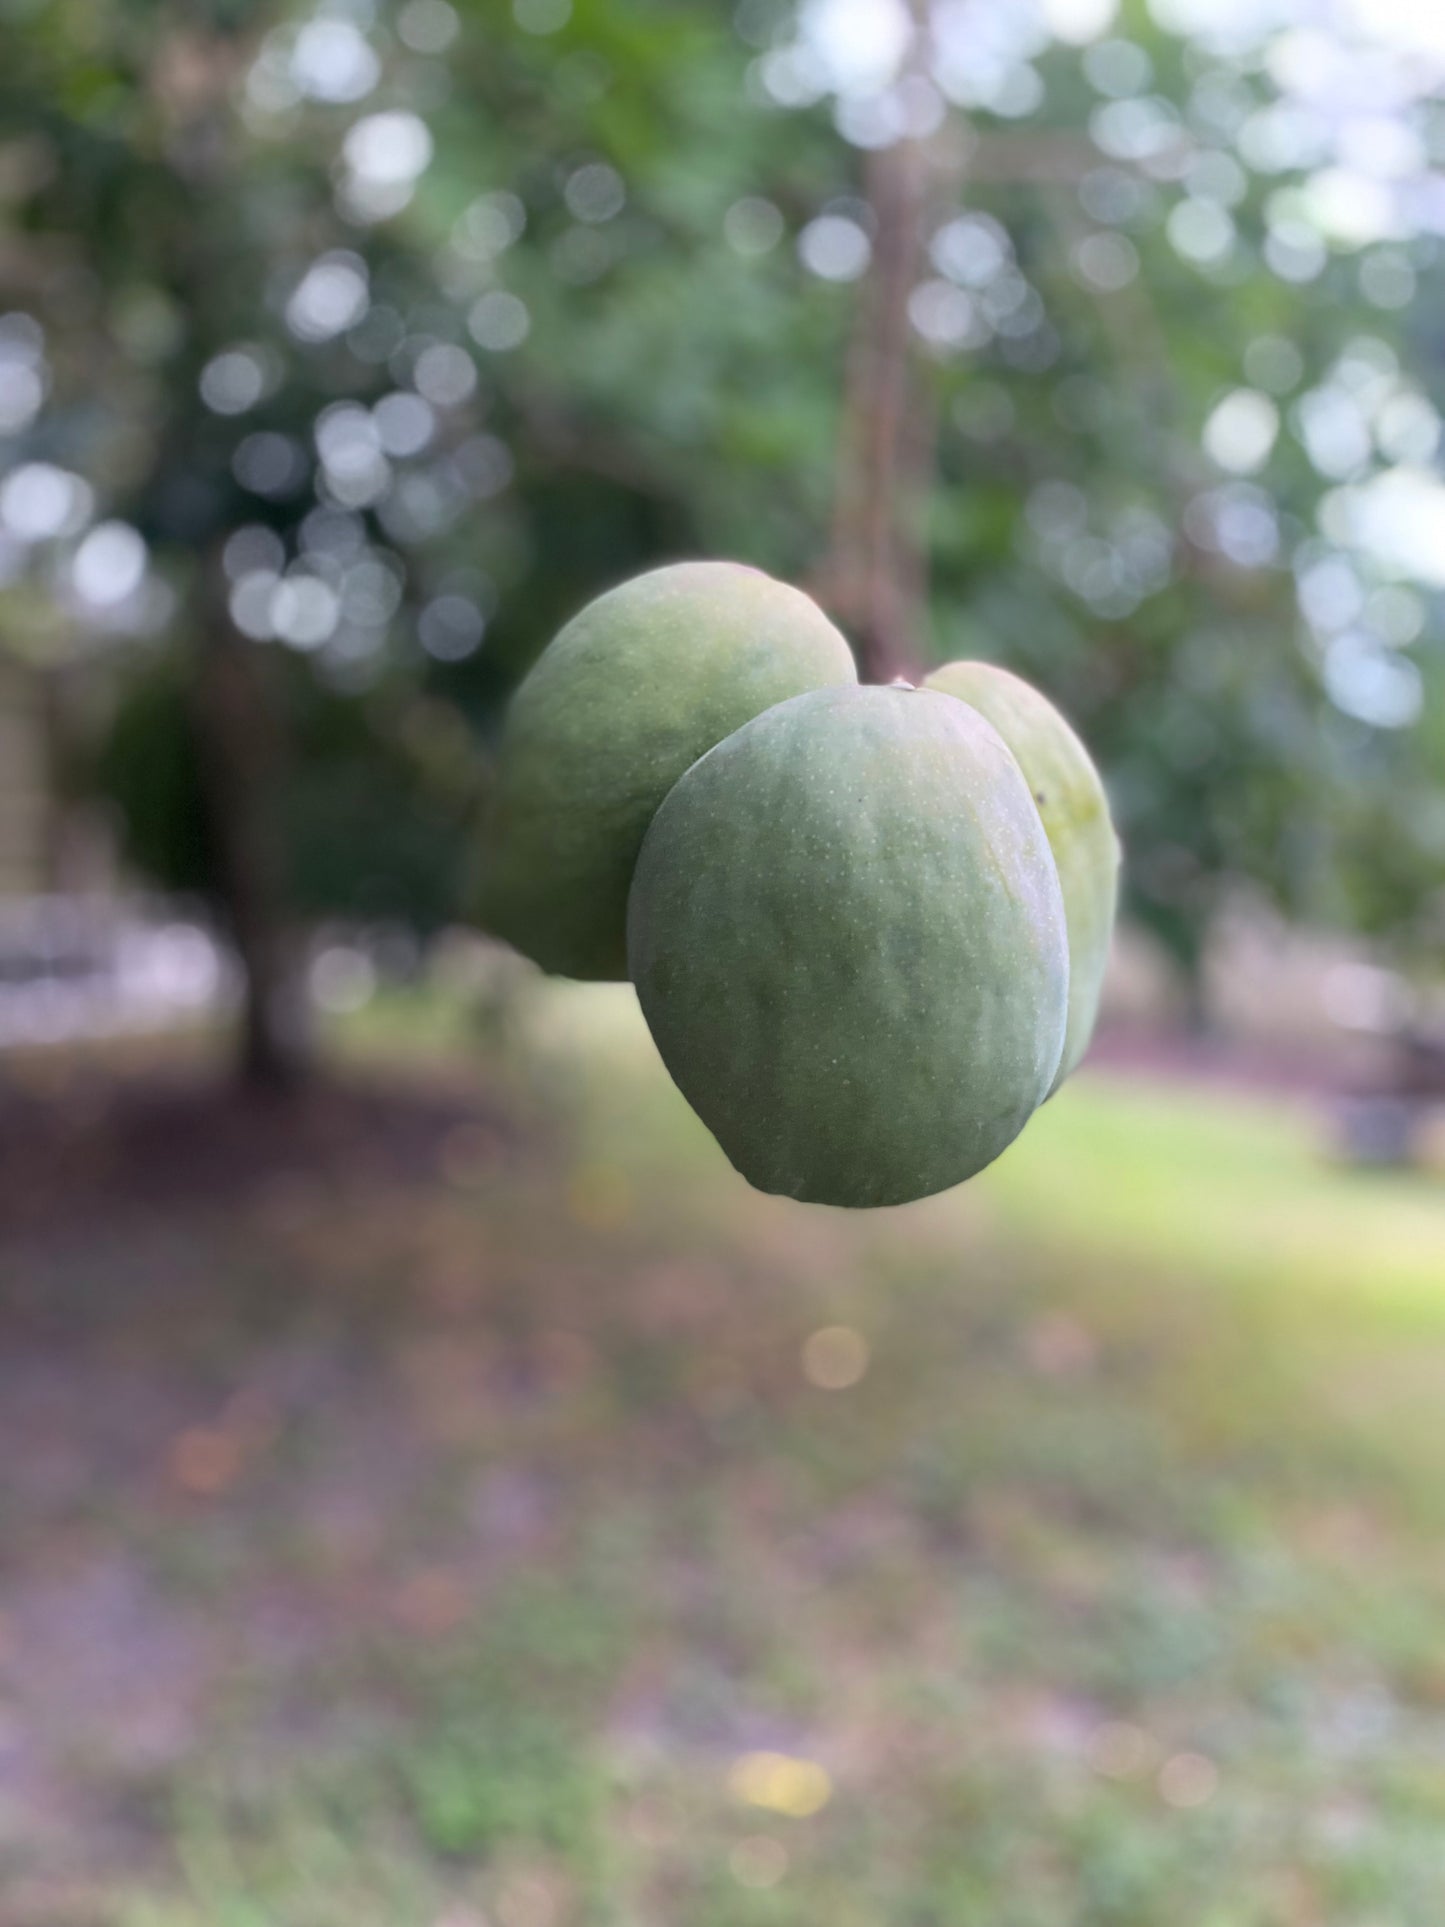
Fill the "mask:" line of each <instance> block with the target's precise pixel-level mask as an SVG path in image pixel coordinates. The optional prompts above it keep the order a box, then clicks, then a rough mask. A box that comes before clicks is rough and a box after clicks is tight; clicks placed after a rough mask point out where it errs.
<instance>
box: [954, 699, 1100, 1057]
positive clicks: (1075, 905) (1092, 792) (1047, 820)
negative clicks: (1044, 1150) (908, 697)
mask: <svg viewBox="0 0 1445 1927" xmlns="http://www.w3.org/2000/svg"><path fill="white" fill-rule="evenodd" d="M924 687H925V688H926V689H937V690H940V691H942V692H943V693H944V694H945V695H949V696H954V697H956V698H957V699H958V700H959V701H961V702H965V703H968V704H970V705H971V706H972V707H973V708H974V709H976V710H977V711H978V712H979V714H980V715H982V716H986V717H987V718H988V720H989V722H991V723H992V724H993V726H994V728H995V729H996V730H997V731H998V733H999V735H1000V736H1002V738H1003V739H1004V741H1005V742H1006V743H1007V744H1008V746H1009V748H1010V749H1011V750H1012V751H1013V753H1014V756H1015V757H1016V758H1017V760H1018V764H1019V767H1020V769H1022V771H1023V773H1024V777H1025V779H1026V780H1027V782H1028V786H1029V789H1030V790H1031V791H1032V793H1033V799H1034V802H1035V803H1036V804H1037V806H1038V812H1039V815H1040V817H1041V818H1042V820H1043V825H1044V831H1045V833H1046V835H1047V836H1048V839H1049V847H1050V849H1051V850H1052V851H1053V853H1054V862H1055V863H1056V864H1057V866H1058V871H1059V883H1060V885H1061V887H1062V889H1063V893H1064V916H1065V919H1066V921H1067V923H1068V928H1069V1026H1068V1031H1067V1034H1066V1036H1065V1039H1064V1054H1063V1057H1062V1059H1061V1061H1060V1064H1059V1070H1058V1076H1057V1079H1056V1080H1055V1087H1056V1088H1057V1086H1058V1085H1059V1084H1062V1083H1063V1081H1064V1079H1065V1078H1066V1077H1067V1076H1068V1075H1069V1073H1070V1072H1071V1071H1072V1070H1074V1069H1075V1067H1076V1066H1077V1065H1078V1062H1079V1060H1080V1058H1081V1057H1082V1056H1083V1055H1084V1052H1085V1051H1086V1050H1087V1049H1088V1047H1089V1040H1090V1038H1091V1037H1092V1036H1093V1034H1094V1024H1095V1021H1096V1020H1097V1018H1098V1014H1099V997H1100V993H1101V991H1102V989H1103V984H1104V967H1105V965H1106V964H1107V963H1108V960H1109V944H1110V940H1111V938H1112V936H1113V931H1114V913H1115V910H1116V908H1117V904H1118V896H1119V862H1120V849H1119V839H1118V837H1117V836H1116V835H1115V833H1114V825H1113V823H1112V821H1111V820H1110V816H1109V799H1108V797H1107V796H1106V795H1105V793H1104V785H1103V782H1102V781H1101V779H1100V776H1099V772H1098V771H1097V770H1096V769H1095V767H1094V764H1093V761H1092V759H1091V758H1090V755H1089V752H1088V750H1086V749H1085V748H1084V745H1083V744H1082V743H1081V742H1080V741H1079V738H1078V737H1077V736H1076V735H1075V733H1074V731H1073V730H1072V729H1071V728H1070V727H1069V725H1068V723H1067V722H1066V721H1065V720H1064V718H1063V716H1061V715H1060V713H1059V711H1058V710H1057V709H1056V708H1055V707H1054V705H1053V704H1052V703H1051V702H1050V701H1049V699H1048V697H1047V696H1043V695H1040V693H1039V691H1038V690H1037V689H1035V688H1034V687H1033V686H1032V685H1031V684H1029V683H1026V682H1024V681H1023V679H1022V678H1021V677H1019V676H1015V675H1013V674H1011V673H1010V671H1008V670H1007V669H1000V668H999V667H998V665H997V664H996V663H991V662H950V663H946V664H945V665H944V667H943V668H942V669H936V670H934V672H933V674H932V675H931V676H929V677H928V678H927V680H926V681H925V683H924Z"/></svg>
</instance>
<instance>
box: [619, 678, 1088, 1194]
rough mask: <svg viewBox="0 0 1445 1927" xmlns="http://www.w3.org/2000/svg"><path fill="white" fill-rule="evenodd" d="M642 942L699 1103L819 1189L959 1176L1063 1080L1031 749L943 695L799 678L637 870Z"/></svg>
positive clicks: (697, 789) (659, 1013) (699, 774)
mask: <svg viewBox="0 0 1445 1927" xmlns="http://www.w3.org/2000/svg"><path fill="white" fill-rule="evenodd" d="M628 955H629V959H630V962H631V968H632V977H633V981H634V983H635V984H636V986H637V995H638V998H639V1000H640V1002H641V1004H642V1009H643V1014H644V1015H645V1016H646V1018H647V1022H648V1024H649V1026H650V1028H651V1030H652V1035H653V1037H654V1039H655V1041H656V1043H657V1046H658V1049H659V1051H660V1052H661V1054H662V1058H663V1062H664V1063H665V1064H666V1065H667V1068H668V1070H669V1071H670V1072H671V1073H672V1076H673V1079H674V1080H675V1082H676V1083H677V1085H678V1087H679V1088H680V1089H681V1091H682V1093H683V1095H684V1096H685V1097H686V1098H687V1099H688V1101H689V1102H690V1103H691V1104H692V1106H693V1108H694V1109H695V1110H696V1111H697V1113H698V1115H699V1116H700V1117H701V1118H702V1120H703V1122H704V1123H705V1124H706V1125H707V1126H708V1128H709V1129H710V1130H711V1131H712V1132H713V1134H714V1136H715V1137H716V1138H717V1140H718V1142H719V1144H720V1145H721V1146H722V1148H723V1150H724V1151H725V1152H726V1153H727V1156H728V1157H729V1159H730V1160H731V1161H732V1163H733V1165H734V1166H735V1167H736V1168H737V1170H738V1171H740V1172H741V1173H742V1175H743V1176H744V1177H745V1178H746V1179H748V1181H749V1182H750V1183H752V1184H754V1185H756V1186H757V1187H758V1189H759V1190H762V1191H773V1192H778V1193H781V1194H782V1195H784V1196H786V1197H790V1198H798V1199H802V1200H804V1201H807V1202H809V1203H816V1204H834V1205H847V1206H853V1207H858V1208H863V1207H868V1206H873V1205H890V1204H904V1203H907V1202H908V1201H910V1200H911V1199H914V1198H922V1197H927V1196H928V1195H929V1194H930V1193H931V1192H935V1191H943V1190H946V1189H948V1188H949V1186H951V1185H955V1184H959V1183H961V1182H962V1181H963V1179H965V1178H968V1177H971V1176H972V1175H973V1173H974V1172H975V1171H978V1170H981V1169H982V1167H983V1166H984V1165H986V1164H988V1163H989V1162H990V1161H991V1160H992V1159H993V1158H996V1157H997V1156H998V1154H999V1152H1000V1151H1002V1150H1003V1149H1004V1148H1005V1146H1006V1145H1008V1144H1009V1143H1010V1142H1011V1141H1012V1139H1013V1138H1014V1137H1015V1136H1017V1134H1018V1132H1019V1131H1020V1130H1021V1129H1022V1128H1023V1126H1024V1124H1025V1123H1026V1122H1027V1120H1028V1118H1029V1117H1030V1116H1031V1115H1032V1113H1033V1111H1034V1109H1035V1108H1036V1107H1037V1105H1038V1104H1039V1103H1040V1102H1041V1101H1042V1100H1043V1098H1044V1097H1045V1095H1046V1094H1047V1092H1048V1090H1049V1087H1050V1085H1051V1083H1052V1081H1053V1077H1054V1072H1055V1070H1056V1069H1057V1066H1058V1062H1059V1054H1060V1052H1061V1050H1062V1048H1063V1040H1064V1024H1065V1016H1066V1011H1067V1005H1068V946H1067V937H1066V934H1065V926H1064V907H1063V899H1062V896H1061V894H1060V890H1059V879H1058V872H1057V870H1056V869H1055V867H1054V861H1053V858H1052V856H1051V855H1050V854H1049V846H1048V841H1047V839H1046V837H1045V836H1044V832H1043V826H1042V824H1041V822H1040V820H1039V813H1038V811H1037V809H1036V808H1035V807H1034V803H1033V799H1032V797H1031V796H1030V795H1029V790H1028V785H1027V784H1026V783H1025V782H1024V779H1023V776H1022V774H1021V772H1020V770H1019V766H1018V764H1017V763H1016V762H1015V760H1014V758H1013V756H1012V755H1011V754H1010V752H1009V751H1008V749H1007V748H1005V746H1004V743H1003V741H1002V739H1001V738H1000V737H999V736H998V734H997V732H996V731H995V730H994V729H993V727H992V725H991V724H989V723H987V722H986V721H985V720H984V719H983V717H982V716H980V715H979V714H978V712H977V711H976V710H973V709H970V708H968V707H967V706H966V705H964V704H962V703H959V702H957V701H955V700H954V699H953V698H952V697H948V696H942V695H938V694H935V693H933V692H931V691H927V690H918V689H896V688H887V689H882V688H876V687H871V686H870V687H859V688H851V689H823V690H817V691H813V692H811V693H809V694H807V695H802V696H795V697H793V698H792V700H791V701H789V702H785V703H780V704H778V706H777V707H776V708H774V709H770V710H768V711H767V712H766V713H765V714H763V715H761V716H758V717H757V718H755V720H754V721H752V722H750V723H747V724H745V725H744V727H743V728H741V729H740V730H738V731H737V732H736V733H735V734H734V735H732V736H729V737H727V738H726V739H725V740H724V741H723V742H721V743H719V744H718V746H717V747H716V748H715V749H713V750H711V751H710V752H709V753H708V754H707V755H706V756H704V757H703V758H702V759H701V761H700V762H697V763H694V764H693V766H692V768H691V769H689V770H688V771H687V773H686V775H684V776H683V777H682V778H681V779H680V780H679V781H678V783H677V785H676V787H675V788H674V789H673V790H672V791H671V792H670V794H669V795H668V797H667V800H666V801H665V802H664V803H663V805H662V807H661V808H660V809H659V811H658V812H657V815H656V816H655V817H654V819H653V823H652V827H651V829H650V830H649V831H648V833H647V837H646V839H645V841H644V843H643V846H642V854H641V856H640V857H639V859H638V863H637V870H636V874H635V875H634V877H633V883H632V894H631V900H630V903H629V907H628Z"/></svg>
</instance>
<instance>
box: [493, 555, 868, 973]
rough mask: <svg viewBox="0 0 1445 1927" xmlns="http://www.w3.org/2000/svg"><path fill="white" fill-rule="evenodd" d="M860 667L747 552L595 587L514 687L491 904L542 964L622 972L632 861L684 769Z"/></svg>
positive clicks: (822, 619)
mask: <svg viewBox="0 0 1445 1927" xmlns="http://www.w3.org/2000/svg"><path fill="white" fill-rule="evenodd" d="M856 680H857V672H856V670H855V668H854V664H853V657H852V655H851V653H850V651H849V648H848V645H847V643H846V642H845V641H844V640H843V637H842V636H841V635H840V634H839V633H838V631H837V630H836V629H835V628H834V627H833V625H832V623H831V622H829V620H828V619H827V617H826V616H825V615H824V614H823V612H822V611H821V610H820V609H819V608H818V607H817V606H816V604H814V603H813V602H811V601H810V600H809V598H808V597H807V596H805V595H803V594H802V593H801V592H800V591H799V590H797V589H793V588H789V587H788V586H787V585H786V584H785V583H782V582H776V581H774V580H773V578H772V577H771V576H768V575H765V574H763V573H762V571H761V570H758V569H752V568H747V567H744V566H743V565H742V564H740V563H735V562H681V563H677V564H674V565H673V566H671V567H668V568H662V569H656V570H654V571H652V572H651V573H650V574H647V575H642V576H638V577H636V578H635V579H634V580H633V581H630V582H625V583H623V584H622V585H621V587H619V588H616V589H612V590H610V591H608V593H606V594H605V595H601V596H598V597H597V599H596V600H595V601H593V602H590V603H589V604H588V605H587V607H586V608H585V609H583V610H582V611H581V613H580V614H579V615H577V616H574V617H573V619H572V620H571V621H570V622H569V623H568V624H567V625H566V627H565V628H563V629H562V630H561V631H560V632H559V634H558V635H557V636H556V637H555V638H554V639H553V641H552V642H551V643H549V644H548V646H547V647H546V649H544V650H543V652H542V654H541V656H540V657H539V658H538V660H537V662H536V663H535V664H534V665H533V667H532V669H531V671H530V672H529V674H528V675H527V676H526V678H525V679H524V681H523V682H522V683H521V685H520V686H519V688H518V689H517V692H516V694H515V696H514V697H513V699H512V702H511V705H510V708H509V711H508V714H507V717H506V720H505V724H504V729H503V736H502V742H501V746H500V749H499V753H498V761H497V770H496V780H495V783H494V787H493V791H492V795H491V798H490V802H489V805H488V809H487V812H486V820H485V822H484V824H483V849H482V875H481V879H480V887H479V902H478V912H479V921H480V922H481V923H482V924H483V926H484V927H485V928H487V929H488V930H490V931H491V932H492V933H493V934H494V935H496V936H499V937H502V938H504V939H505V940H506V941H507V942H509V943H511V944H513V945H514V946H515V947H516V948H517V949H518V950H520V951H522V952H523V953H524V954H525V955H527V956H529V957H531V958H532V959H533V961H534V962H536V963H538V964H540V965H541V966H542V968H543V969H544V970H549V971H554V972H557V973H559V974H561V975H563V976H568V977H584V978H604V979H605V978H619V977H625V976H626V974H627V946H626V921H627V892H628V886H629V884H630V882H631V879H632V870H633V865H634V863H635V862H636V859H637V853H638V850H639V849H640V847H641V845H642V839H643V836H644V834H645V832H646V830H647V827H648V824H649V823H650V822H651V820H652V817H653V814H654V812H655V811H656V809H657V807H658V805H659V804H660V803H661V802H662V800H663V798H664V797H665V796H666V795H667V793H668V791H669V790H670V789H671V788H672V786H673V784H674V783H675V782H676V781H677V779H678V778H679V777H680V776H681V775H682V774H683V772H684V771H685V770H686V769H687V768H688V766H689V765H690V764H692V763H694V762H696V760H697V759H698V757H700V756H701V755H702V754H703V753H704V752H705V751H706V750H709V749H711V748H712V747H713V745H714V744H715V743H718V742H720V741H721V740H722V739H723V738H724V737H725V736H729V735H731V733H732V732H733V731H734V730H735V729H737V728H738V727H739V726H740V725H741V724H743V723H746V722H748V721H750V720H751V719H752V718H753V717H754V716H757V715H759V714H760V713H761V712H762V711H763V710H766V709H768V708H770V707H771V706H772V705H773V704H775V703H778V702H781V701H783V700H784V698H786V697H790V696H796V695H798V694H800V693H801V692H803V691H805V690H811V689H816V688H821V687H823V686H826V685H845V684H853V683H856Z"/></svg>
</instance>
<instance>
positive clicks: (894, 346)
mask: <svg viewBox="0 0 1445 1927" xmlns="http://www.w3.org/2000/svg"><path fill="white" fill-rule="evenodd" d="M915 19H916V26H915V35H914V47H913V52H912V55H911V57H910V60H909V62H908V67H909V69H910V71H911V72H913V73H915V74H917V75H920V76H921V75H924V74H926V72H927V69H928V32H927V25H926V21H925V19H924V17H923V11H922V8H921V7H920V6H916V7H915ZM958 145H959V139H958V135H957V134H956V133H954V134H953V135H952V136H950V135H949V134H946V133H940V134H939V135H933V136H929V137H927V138H925V139H918V138H914V137H909V138H906V139H903V140H900V141H897V142H895V143H894V144H893V145H892V146H890V147H885V148H880V149H878V150H876V151H874V152H872V153H870V154H869V156H868V162H867V168H866V174H865V183H864V185H865V189H866V193H867V198H868V204H869V208H870V210H871V212H872V216H873V250H874V259H873V268H872V271H871V273H870V275H869V277H868V281H867V284H866V286H865V288H864V291H863V299H862V302H861V304H860V307H859V312H858V320H857V325H856V327H855V330H854V336H853V342H852V346H851V348H850V351H849V357H848V373H847V388H846V392H845V395H844V398H843V420H842V426H841V429H840V433H839V448H838V485H837V497H836V503H835V508H834V517H833V537H832V544H831V551H830V555H829V559H828V561H827V563H826V565H825V568H824V582H823V584H822V585H821V593H822V596H823V599H824V601H826V602H827V603H828V605H829V606H830V607H831V608H832V609H833V610H834V611H835V613H836V614H837V615H838V616H839V618H840V619H841V620H842V622H843V623H844V624H845V626H847V627H848V628H850V629H851V630H852V632H853V635H854V638H855V641H856V645H857V650H858V659H859V667H860V668H861V670H862V672H863V676H864V678H865V680H866V681H869V682H888V681H890V680H892V679H893V678H894V677H897V676H906V677H909V678H916V677H917V676H919V675H921V674H922V672H923V665H924V647H923V631H924V627H925V624H926V621H927V609H928V555H927V531H926V526H925V520H926V515H927V499H928V488H929V483H930V480H931V475H932V468H933V449H934V441H935V436H936V423H935V420H934V406H933V400H932V396H931V394H930V392H929V390H928V388H927V386H926V384H924V383H923V382H920V380H919V379H918V371H917V369H916V367H915V365H914V358H913V355H912V351H911V340H910V327H911V323H910V321H909V315H908V303H909V297H910V296H911V295H912V292H913V289H914V287H915V286H916V285H917V282H918V279H919V275H920V272H921V269H922V265H923V260H924V248H925V242H926V228H927V225H928V221H929V216H930V211H931V209H932V208H933V205H934V203H935V201H936V199H937V198H938V195H939V191H940V189H941V187H942V186H943V185H944V184H945V183H946V182H948V181H949V180H950V179H951V177H952V176H953V175H954V174H955V173H956V172H957V171H958V165H959V162H958V157H957V156H956V154H955V152H954V150H955V149H956V148H957V147H958Z"/></svg>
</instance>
